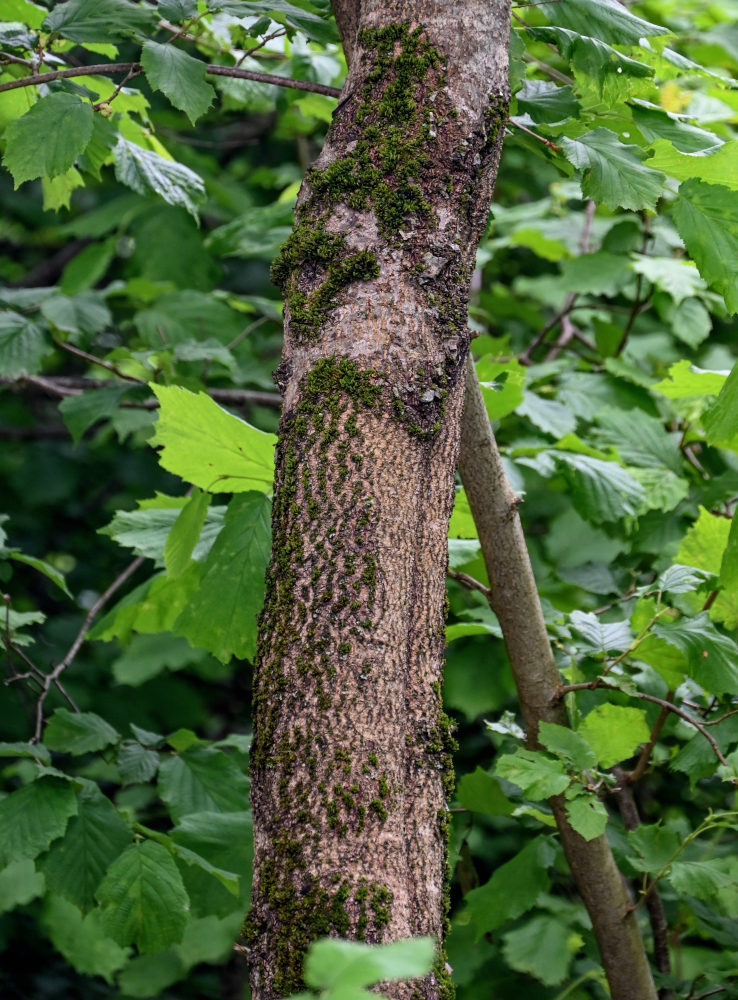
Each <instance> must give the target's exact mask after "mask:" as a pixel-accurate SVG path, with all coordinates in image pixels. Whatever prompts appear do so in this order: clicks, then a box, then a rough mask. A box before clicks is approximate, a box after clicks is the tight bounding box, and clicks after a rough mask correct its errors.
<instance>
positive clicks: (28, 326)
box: [0, 310, 49, 378]
mask: <svg viewBox="0 0 738 1000" xmlns="http://www.w3.org/2000/svg"><path fill="white" fill-rule="evenodd" d="M48 353H49V345H48V342H47V340H46V337H45V336H44V333H43V331H42V330H41V329H40V328H39V327H38V326H37V325H36V324H35V323H32V322H31V320H30V319H27V317H25V316H21V314H20V313H17V312H12V311H10V310H7V311H5V312H0V375H4V376H5V377H6V378H19V377H21V376H23V375H35V374H36V372H37V371H38V370H39V369H40V368H41V362H42V361H43V359H44V357H45V355H46V354H48Z"/></svg>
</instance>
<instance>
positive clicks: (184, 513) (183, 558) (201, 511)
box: [164, 487, 228, 576]
mask: <svg viewBox="0 0 738 1000" xmlns="http://www.w3.org/2000/svg"><path fill="white" fill-rule="evenodd" d="M209 506H210V497H209V496H208V494H207V493H203V492H202V491H201V490H199V489H197V487H195V489H194V490H193V492H192V496H191V497H190V498H189V500H188V501H187V503H186V504H185V505H184V507H183V508H182V510H181V511H180V512H179V514H178V515H177V520H176V521H175V522H174V524H173V525H172V528H171V530H170V532H169V534H168V535H167V540H166V543H165V545H164V565H165V566H166V568H167V573H169V575H170V576H179V574H180V573H182V572H183V571H184V570H185V569H186V568H187V566H188V564H189V562H190V559H191V558H192V553H193V551H194V548H195V545H196V544H197V542H198V539H199V538H200V532H201V531H202V526H203V524H204V523H205V517H206V516H207V512H208V507H209ZM227 525H228V518H227V517H226V527H227Z"/></svg>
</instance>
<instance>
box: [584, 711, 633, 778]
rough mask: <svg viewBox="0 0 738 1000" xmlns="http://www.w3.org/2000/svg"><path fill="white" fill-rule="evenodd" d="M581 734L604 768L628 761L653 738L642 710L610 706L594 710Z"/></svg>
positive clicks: (587, 718) (585, 721)
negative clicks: (641, 746)
mask: <svg viewBox="0 0 738 1000" xmlns="http://www.w3.org/2000/svg"><path fill="white" fill-rule="evenodd" d="M578 731H579V733H581V735H582V736H583V737H584V739H585V740H586V741H587V743H588V744H589V745H590V746H591V747H592V749H593V750H594V752H595V754H596V755H597V760H598V761H599V762H600V764H601V765H602V767H612V766H613V764H619V763H620V762H621V761H623V760H628V758H629V757H632V756H633V754H634V753H635V752H636V750H637V749H638V747H639V746H640V745H641V744H642V743H647V742H648V739H649V736H650V730H649V728H648V724H647V722H646V713H645V711H644V710H643V709H642V708H630V707H628V706H622V705H610V704H604V705H597V707H596V708H593V709H592V711H591V712H590V713H589V714H588V715H586V716H585V718H584V720H583V721H582V723H581V724H580V726H579V729H578Z"/></svg>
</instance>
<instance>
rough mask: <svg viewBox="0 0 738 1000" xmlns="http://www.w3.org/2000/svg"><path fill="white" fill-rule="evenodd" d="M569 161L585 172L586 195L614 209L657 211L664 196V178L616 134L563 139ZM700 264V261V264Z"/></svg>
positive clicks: (603, 131) (606, 132) (606, 131)
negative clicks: (646, 164) (657, 206)
mask: <svg viewBox="0 0 738 1000" xmlns="http://www.w3.org/2000/svg"><path fill="white" fill-rule="evenodd" d="M561 148H562V149H563V151H564V154H565V155H566V158H567V159H568V160H569V161H570V162H571V163H573V164H574V166H575V167H578V168H579V169H580V170H582V171H583V172H584V173H583V177H582V193H583V194H584V195H585V197H588V198H592V199H593V200H594V201H597V202H602V204H604V205H606V206H607V207H608V208H610V209H616V208H630V209H632V210H633V211H641V210H642V209H653V208H655V207H656V202H657V201H658V200H659V198H660V197H661V195H662V193H663V183H664V180H665V178H664V175H663V174H662V173H660V172H659V171H656V170H651V169H650V168H649V167H646V166H644V164H643V160H644V159H645V156H646V154H645V153H644V152H643V150H642V149H640V147H638V146H633V145H624V144H623V143H621V142H620V140H619V139H618V137H617V136H616V135H615V133H614V132H611V131H610V130H609V129H606V128H596V129H593V131H591V132H585V133H584V135H580V136H579V137H578V138H577V139H567V138H563V139H562V140H561ZM698 263H699V262H698Z"/></svg>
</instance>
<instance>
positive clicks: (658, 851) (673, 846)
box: [627, 822, 682, 875]
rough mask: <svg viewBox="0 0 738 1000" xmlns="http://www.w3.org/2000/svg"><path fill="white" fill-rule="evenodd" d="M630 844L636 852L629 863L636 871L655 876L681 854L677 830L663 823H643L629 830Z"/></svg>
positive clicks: (629, 859)
mask: <svg viewBox="0 0 738 1000" xmlns="http://www.w3.org/2000/svg"><path fill="white" fill-rule="evenodd" d="M627 837H628V844H629V846H630V847H631V848H632V849H633V850H634V851H635V852H636V856H635V857H634V856H632V855H631V856H629V857H628V862H629V863H630V864H631V865H632V866H633V867H634V868H635V869H636V871H641V872H650V873H651V874H652V875H655V874H656V873H657V872H659V871H660V870H661V869H662V868H663V867H664V866H665V865H667V864H668V863H669V861H671V859H672V858H673V857H675V856H676V854H677V853H678V852H679V848H680V846H681V841H682V839H681V836H680V834H679V833H677V831H676V830H675V829H673V828H672V827H669V826H662V825H661V823H660V822H659V823H642V824H641V825H640V826H639V827H637V828H636V829H635V830H628V833H627Z"/></svg>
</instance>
